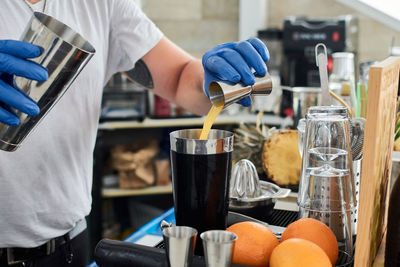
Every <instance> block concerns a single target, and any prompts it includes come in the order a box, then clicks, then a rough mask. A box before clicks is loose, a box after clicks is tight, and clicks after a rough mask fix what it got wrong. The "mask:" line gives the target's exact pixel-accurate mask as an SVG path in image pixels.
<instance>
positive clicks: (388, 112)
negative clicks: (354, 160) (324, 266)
mask: <svg viewBox="0 0 400 267" xmlns="http://www.w3.org/2000/svg"><path fill="white" fill-rule="evenodd" d="M399 71H400V57H389V58H387V59H386V60H384V61H382V62H379V63H377V64H375V65H373V66H372V67H371V68H370V72H369V85H368V110H367V122H366V126H365V133H364V153H363V163H362V171H361V186H360V204H359V215H358V225H357V241H356V252H355V261H354V266H355V267H367V266H372V264H373V261H374V259H375V256H376V255H377V252H378V249H379V245H380V244H381V241H382V238H383V235H384V233H385V232H386V225H387V208H388V205H387V204H388V199H389V189H390V188H389V185H390V176H391V170H392V150H393V138H394V126H395V125H394V124H395V117H396V98H397V90H398V85H399Z"/></svg>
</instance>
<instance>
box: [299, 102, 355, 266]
mask: <svg viewBox="0 0 400 267" xmlns="http://www.w3.org/2000/svg"><path fill="white" fill-rule="evenodd" d="M298 205H299V209H300V217H308V218H314V219H317V220H319V221H322V222H323V223H325V224H326V225H327V226H329V227H330V228H331V230H332V231H333V232H334V233H335V235H336V238H337V241H338V244H339V253H341V254H344V255H343V256H341V258H345V262H344V263H345V264H347V263H349V262H351V260H352V255H353V239H352V227H353V224H352V215H353V213H354V208H355V191H354V179H353V173H352V157H351V148H350V120H349V117H348V114H347V110H346V109H345V108H344V107H339V106H317V107H311V108H309V109H308V112H307V114H306V128H305V140H304V149H303V157H302V172H301V179H300V185H299V195H298Z"/></svg>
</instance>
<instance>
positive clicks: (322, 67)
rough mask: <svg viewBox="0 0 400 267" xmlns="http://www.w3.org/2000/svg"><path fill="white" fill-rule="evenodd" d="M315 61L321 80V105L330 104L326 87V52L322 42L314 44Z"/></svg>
mask: <svg viewBox="0 0 400 267" xmlns="http://www.w3.org/2000/svg"><path fill="white" fill-rule="evenodd" d="M320 48H322V49H320ZM315 62H316V64H317V66H318V70H319V78H320V81H321V90H322V94H321V106H330V105H331V97H330V94H329V87H328V55H327V52H326V46H325V45H324V44H322V43H319V44H317V45H316V46H315Z"/></svg>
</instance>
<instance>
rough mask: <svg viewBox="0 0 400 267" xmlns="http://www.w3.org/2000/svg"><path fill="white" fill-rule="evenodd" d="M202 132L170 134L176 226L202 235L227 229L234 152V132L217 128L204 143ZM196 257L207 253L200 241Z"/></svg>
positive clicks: (191, 130) (199, 130)
mask: <svg viewBox="0 0 400 267" xmlns="http://www.w3.org/2000/svg"><path fill="white" fill-rule="evenodd" d="M200 133H201V129H187V130H178V131H175V132H172V133H170V142H171V169H172V186H173V197H174V207H175V219H176V224H177V225H183V226H190V227H193V228H195V229H197V230H198V232H199V234H201V233H202V232H204V231H207V230H215V229H219V230H225V229H226V226H227V214H228V205H229V180H230V176H231V167H232V151H233V133H231V132H228V131H223V130H214V129H213V130H211V131H210V133H209V135H208V139H207V140H200V139H199V137H200ZM195 254H197V255H202V254H203V246H202V243H201V242H199V240H198V241H197V243H196V249H195Z"/></svg>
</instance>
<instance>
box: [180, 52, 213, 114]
mask: <svg viewBox="0 0 400 267" xmlns="http://www.w3.org/2000/svg"><path fill="white" fill-rule="evenodd" d="M203 77H204V71H203V67H202V65H201V60H199V59H193V60H190V61H189V62H188V63H187V64H186V65H185V66H184V68H183V69H182V72H181V75H180V78H179V82H178V87H177V90H176V95H175V102H176V103H177V104H178V105H179V106H181V107H183V108H185V109H186V110H189V111H191V112H193V113H195V114H198V115H204V114H206V113H207V112H208V110H209V109H210V107H211V102H210V100H209V99H208V97H207V96H206V94H205V93H204V91H203Z"/></svg>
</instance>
